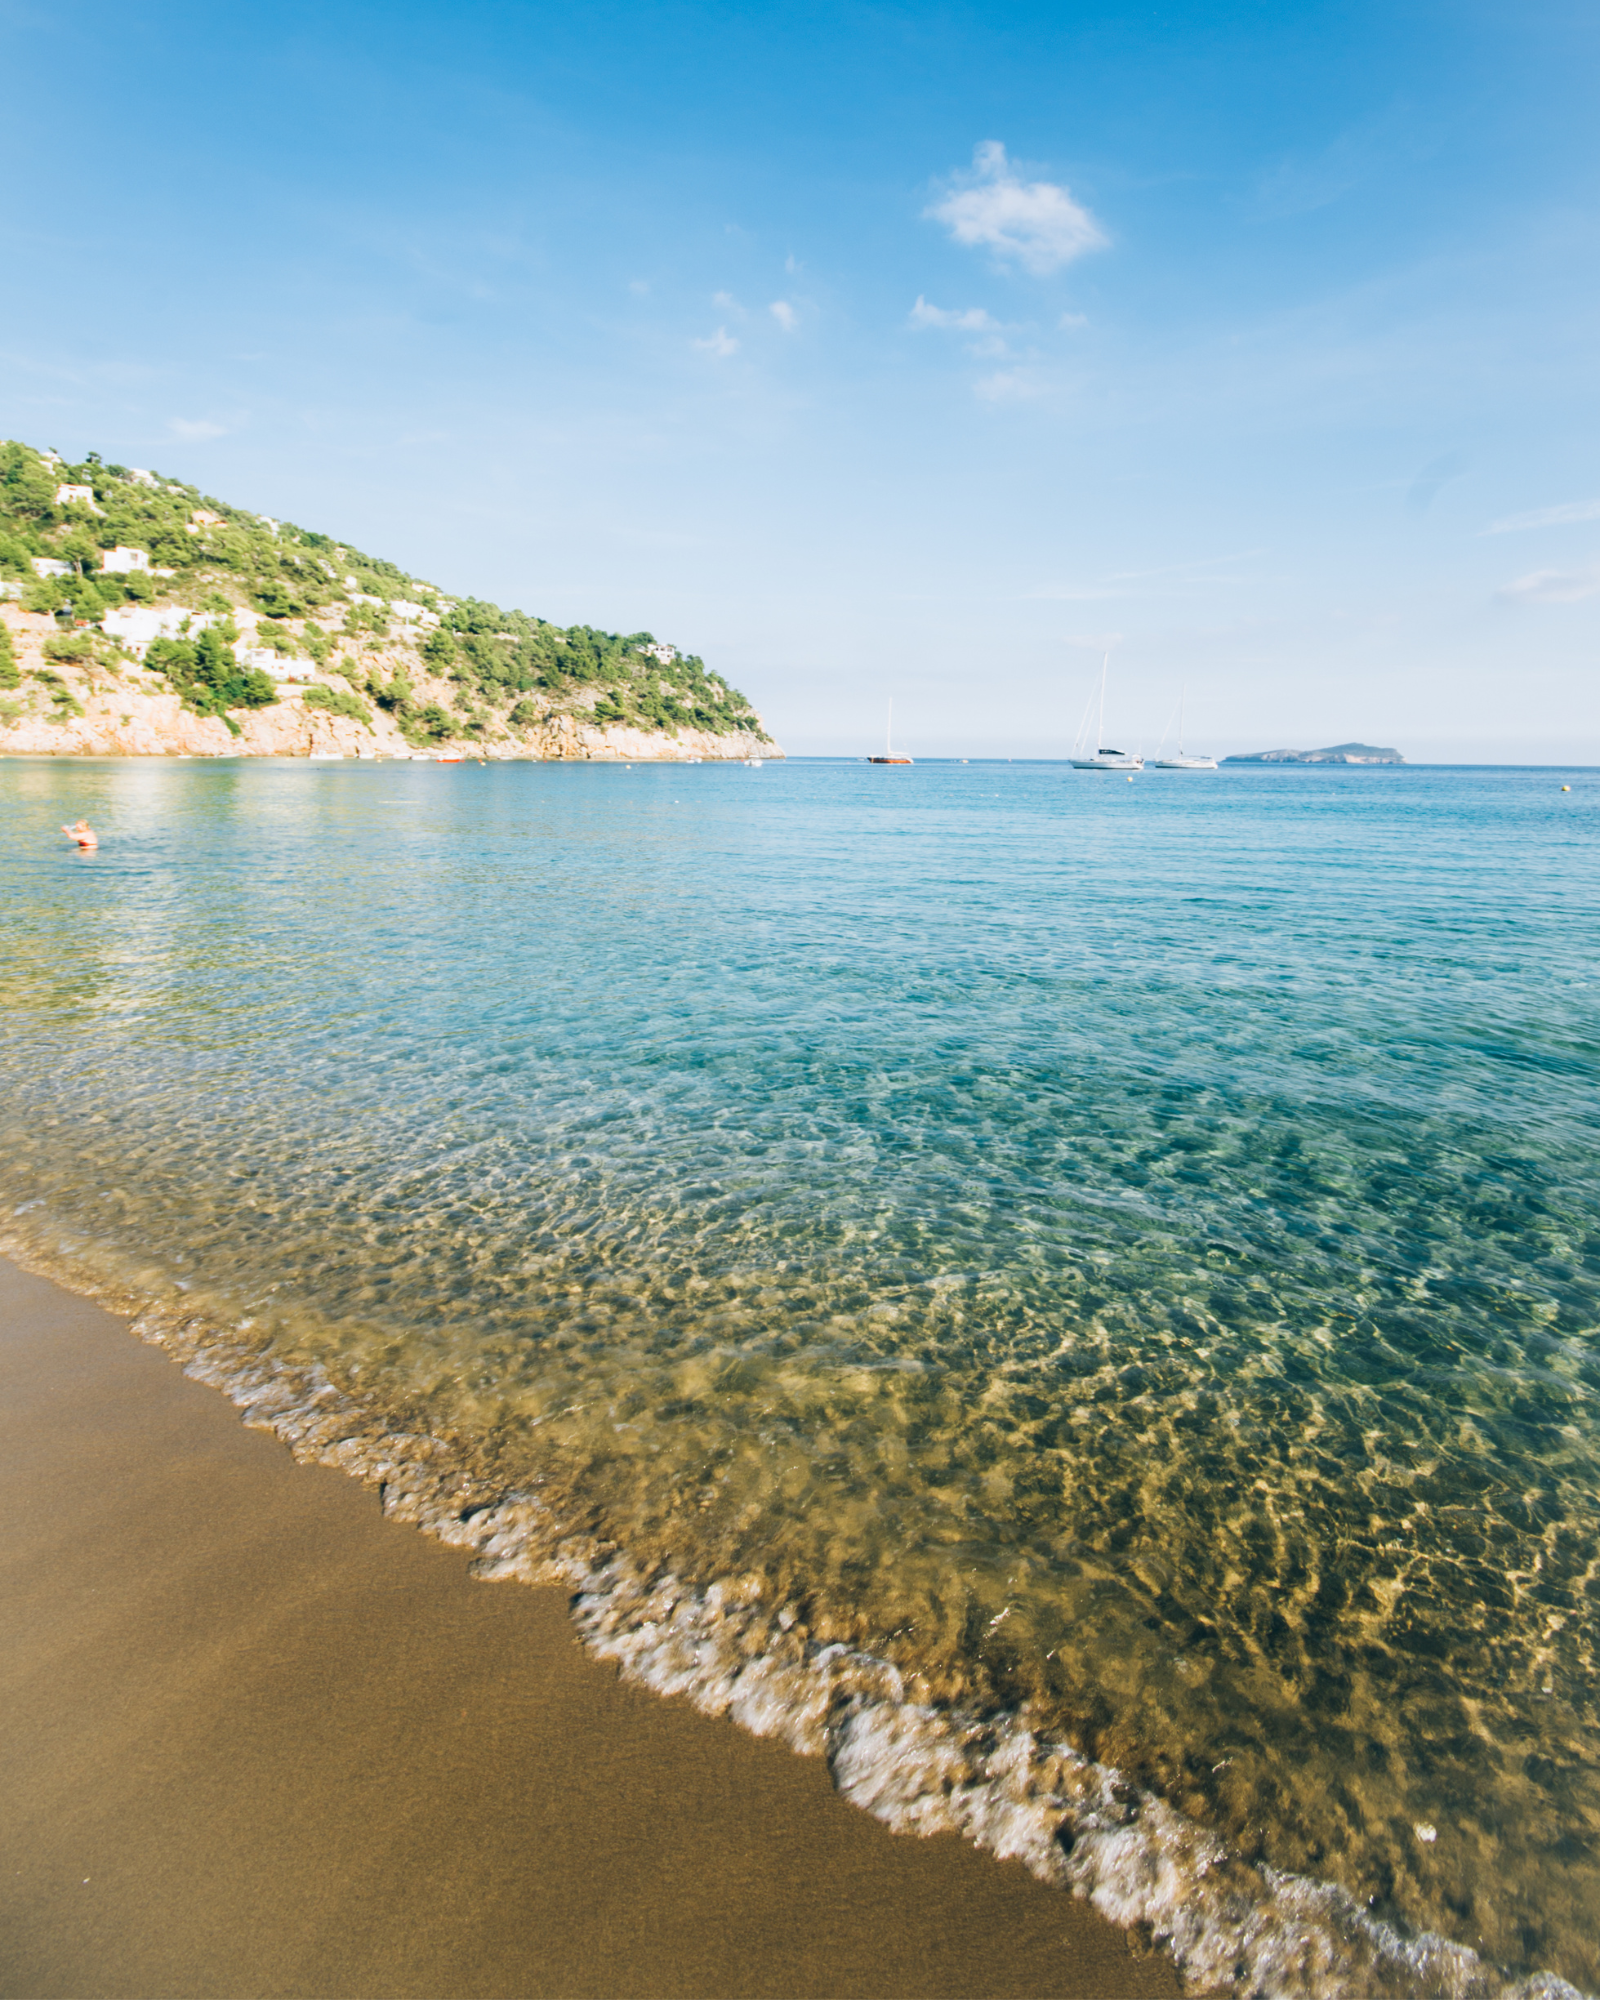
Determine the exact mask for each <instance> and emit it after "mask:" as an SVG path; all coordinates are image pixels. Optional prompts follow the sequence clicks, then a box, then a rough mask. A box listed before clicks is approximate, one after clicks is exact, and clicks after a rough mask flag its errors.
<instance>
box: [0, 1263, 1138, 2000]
mask: <svg viewBox="0 0 1600 2000" xmlns="http://www.w3.org/2000/svg"><path fill="white" fill-rule="evenodd" d="M0 1379H3V1383H4V1394H3V1398H0V1406H3V1407H0V1421H3V1425H4V1446H3V1450H0V1469H3V1479H4V1495H5V1518H6V1521H7V1534H6V1537H5V1542H4V1559H3V1560H4V1579H5V1581H4V1588H5V1599H6V1613H5V1617H4V1620H3V1627H4V1632H5V1640H4V1646H3V1650H0V1660H3V1666H0V1675H3V1681H0V1686H3V1696H4V1713H5V1717H6V1724H5V1730H4V1748H3V1752H0V1757H3V1779H0V1782H3V1787H4V1791H5V1796H6V1798H7V1801H8V1809H7V1812H6V1814H5V1817H4V1824H3V1828H0V1877H3V1879H4V1882H5V1884H6V1892H5V1923H4V1942H3V1943H0V1988H3V1990H4V1991H6V1992H7V1993H12V1994H30V1995H39V1996H46V1995H58V1994H60V1995H67V1994H71V1995H85V1994H97V1995H98V1994H110V1995H145V1994H151V1995H154V1994H163V1995H166V1994H174V1995H175V1994H208V1995H210V1994H217V1995H233V1994H246V1993H248V1994H329V1995H342V1994H369V1993H378V1992H382V1993H386V1994H390V1993H392V1994H445V1993H449V1994H472V1995H478V1994H483V1995H498V1994H508V1995H510V1994H635V1993H637V1994H673V1995H676V1994H686V1995H692V1994H901V1993H905V1994H983V1995H988V1994H994V1995H1006V1994H1096V1995H1108V1996H1109V1995H1123V1994H1127V1995H1157V1994H1171V1993H1175V1992H1176V1991H1177V1990H1178V1988H1177V1982H1176V1979H1175V1976H1174V1974H1173V1971H1172V1968H1171V1967H1170V1965H1169V1964H1168V1963H1167V1962H1166V1960H1165V1959H1164V1958H1162V1957H1160V1956H1159V1955H1150V1956H1143V1957H1139V1956H1135V1955H1134V1953H1133V1952H1131V1951H1130V1948H1129V1942H1128V1940H1127V1938H1126V1937H1125V1936H1124V1934H1123V1933H1122V1932H1120V1931H1118V1930H1116V1929H1114V1928H1112V1927H1111V1926H1109V1925H1107V1924H1105V1923H1103V1922H1101V1921H1100V1920H1099V1919H1098V1918H1097V1917H1096V1916H1095V1915H1094V1913H1093V1912H1092V1911H1090V1910H1089V1909H1088V1908H1087V1907H1086V1906H1084V1905H1082V1904H1079V1903H1075V1902H1073V1901H1072V1900H1071V1899H1070V1898H1068V1897H1066V1896H1064V1895H1062V1894H1061V1893H1059V1892H1056V1891H1052V1890H1048V1889H1046V1888H1044V1887H1043V1886H1041V1885H1040V1884H1038V1883H1036V1882H1035V1881H1034V1880H1033V1879H1032V1878H1031V1877H1029V1876H1028V1875H1027V1874H1026V1873H1025V1872H1024V1871H1023V1870H1022V1868H1021V1867H1020V1866H1019V1865H1016V1864H1010V1863H1005V1864H1002V1863H996V1862H994V1861H992V1860H990V1859H988V1858H986V1857H984V1856H982V1855H980V1854H978V1853H976V1852H975V1851H973V1850H971V1849H969V1848H966V1847H964V1846H963V1845H962V1844H961V1843H959V1842H958V1841H957V1840H955V1839H954V1838H948V1837H941V1838H937V1839H933V1840H926V1841H919V1840H912V1839H903V1838H895V1837H894V1836H892V1835H890V1834H888V1833H887V1832H886V1831H885V1830H884V1829H883V1828H881V1827H880V1826H878V1825H877V1824H876V1823H875V1822H873V1821H872V1820H870V1819H868V1818H867V1817H866V1816H865V1815H864V1814H862V1813H859V1812H857V1811H855V1810H854V1809H852V1808H851V1807H849V1806H847V1805H846V1804H845V1803H844V1802H843V1801H842V1800H840V1799H839V1798H838V1797H836V1796H835V1794H834V1793H833V1791H832V1790H831V1788H830V1786H829V1783H828V1779H827V1774H826V1772H825V1771H824V1770H823V1768H822V1767H821V1765H820V1764H818V1763H816V1762H812V1761H807V1760H801V1759H798V1758H795V1757H793V1756H792V1755H790V1753H789V1752H788V1751H786V1750H784V1749H781V1748H779V1747H778V1746H776V1745H774V1744H770V1743H763V1742H758V1741H755V1740H753V1739H752V1738H750V1737H748V1736H745V1735H743V1734H741V1733H740V1732H739V1731H738V1730H736V1729H734V1728H732V1727H730V1726H728V1725H726V1724H722V1723H716V1722H711V1721H707V1720H706V1719H704V1718H702V1717H700V1716H698V1715H696V1714H694V1713H693V1712H692V1711H690V1710H688V1709H687V1708H686V1707H684V1706H683V1705H681V1704H679V1703H674V1702H665V1701H661V1700H659V1699H657V1698H655V1697H653V1696H649V1695H646V1694H643V1693H640V1692H637V1691H635V1690H633V1689H631V1688H628V1687H625V1686H623V1685H621V1684H620V1683H619V1682H618V1681H617V1680H616V1678H615V1677H614V1675H613V1674H612V1673H611V1671H610V1670H609V1669H607V1668H605V1667H602V1666H598V1665H596V1664H595V1663H593V1662H592V1661H590V1660H589V1659H587V1658H586V1657H585V1655H584V1654H583V1653H582V1651H581V1650H580V1648H579V1646H578V1644H577V1642H576V1640H575V1638H574V1636H573V1633H572V1630H571V1627H570V1625H569V1623H568V1620H567V1617H566V1612H565V1607H564V1603H563V1599H562V1596H561V1594H560V1593H559V1592H558V1591H556V1590H533V1589H529V1588H527V1587H525V1586H521V1585H512V1584H503V1585H491V1584H482V1583H475V1582H473V1581H471V1580H470V1579H469V1577H468V1575H467V1558H466V1556H465V1555H464V1554H462V1553H460V1552H458V1551H455V1550H450V1549H446V1548H443V1547H441V1546H439V1545H438V1544H436V1543H434V1542H432V1541H431V1540H429V1539H428V1538H427V1537H425V1536H424V1535H422V1534H420V1533H418V1532H416V1531H415V1530H414V1529H411V1528H407V1527H405V1526H402V1525H398V1524H396V1523H393V1522H390V1521H386V1520H385V1519H384V1518H383V1517H382V1516H381V1514H380V1513H379V1510H378V1505H377V1502H376V1500H375V1498H374V1497H373V1495H372V1494H370V1493H369V1492H367V1491H365V1490H364V1489H363V1488H361V1487H360V1486H358V1485H356V1484H355V1483H354V1482H353V1481H351V1480H349V1479H347V1478H345V1477H344V1476H343V1475H341V1474H339V1473H337V1472H334V1471H331V1470H326V1469H323V1468H318V1467H306V1466H301V1465H297V1464H296V1463H295V1462H294V1460H293V1459H292V1458H291V1457H290V1455H289V1453H288V1452H287V1450H286V1449H285V1448H284V1447H283V1446H282V1445H281V1444H279V1443H278V1442H276V1441H275V1440H274V1439H272V1438H271V1437H269V1436H266V1435H263V1434H262V1433H260V1432H256V1431H251V1430H247V1429H246V1428H245V1427H244V1426H243V1425H242V1424H241V1423H240V1421H239V1419H238V1417H237V1414H236V1413H235V1412H234V1410H233V1409H232V1408H231V1406H230V1405H229V1404H227V1403H226V1402H225V1401H224V1400H223V1398H222V1397H221V1396H220V1395H218V1394H216V1393H215V1392H214V1391H212V1390H210V1389H207V1388H204V1387H202V1386H200V1385H199V1384H197V1383H194V1382H191V1381H189V1380H187V1379H186V1378H185V1377H184V1376H183V1375H181V1374H180V1373H179V1372H178V1370H177V1369H176V1368H174V1367H173V1366H172V1365H171V1363H170V1362H168V1361H167V1360H166V1359H165V1358H164V1357H163V1356H161V1355H160V1354H159V1353H157V1352H155V1351H153V1350H151V1349H149V1348H147V1347H144V1346H142V1345H141V1344H140V1343H139V1342H138V1341H137V1340H135V1339H134V1338H132V1337H131V1336H130V1334H129V1333H128V1331H127V1329H126V1326H125V1325H124V1323H123V1322H122V1321H120V1320H118V1319H116V1318H114V1317H113V1316H112V1315H110V1314H108V1313H106V1312H104V1311H102V1310H101V1309H100V1308H99V1307H97V1306H95V1305H93V1304H91V1303H89V1302H87V1301H85V1300H82V1299H79V1298H76V1297H74V1296H72V1295H70V1294H68V1293H66V1292H63V1291H61V1290H60V1289H58V1288H57V1287H55V1286H53V1285H51V1284H49V1283H47V1282H45V1281H44V1280H42V1279H39V1278H36V1277H33V1276H30V1275H28V1274H26V1273H24V1272H22V1271H20V1270H18V1269H16V1268H15V1267H14V1266H11V1265H7V1264H0Z"/></svg>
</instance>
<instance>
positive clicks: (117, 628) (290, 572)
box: [0, 442, 783, 762]
mask: <svg viewBox="0 0 1600 2000" xmlns="http://www.w3.org/2000/svg"><path fill="white" fill-rule="evenodd" d="M8 752H9V753H11V754H13V755H18V754H21V755H34V756H38V755H41V754H43V755H55V756H90V757H106V756H234V757H239V756H245V757H248V756H258V757H272V756H278V757H293V756H309V755H311V754H312V753H314V752H315V753H319V754H323V755H327V754H329V753H335V752H336V753H339V754H342V755H344V756H379V755H386V756H438V755H441V754H442V755H453V756H460V755H468V756H474V757H536V758H562V759H574V758H578V759H594V758H600V759H607V760H612V759H619V758H620V759H625V760H628V761H647V760H654V759H662V760H670V761H678V762H682V761H687V760H689V759H693V758H700V759H706V760H711V759H740V758H745V757H781V756H782V755H783V752H782V751H781V750H780V749H779V748H778V746H777V744H776V743H774V742H773V741H772V740H771V738H770V737H769V736H768V735H767V733H766V730H765V728H764V727H763V725H762V722H761V718H760V717H759V716H758V715H757V714H756V712H755V710H754V709H753V708H752V707H751V706H750V703H749V702H748V701H747V700H746V699H745V697H744V696H743V695H742V694H740V693H739V692H738V690H737V689H736V688H732V687H730V686H729V685H728V683H727V682H726V681H725V680H723V679H722V677H721V676H720V675H719V674H714V673H711V672H710V671H708V669H707V668H706V666H705V663H704V662H703V661H702V660H700V659H698V658H697V657H696V656H695V655H694V654H692V653H684V652H681V651H680V650H679V649H678V648H677V647H676V646H672V645H668V644H667V643H666V642H665V641H662V640H658V639H656V638H655V636H654V635H653V634H652V633H649V632H629V633H626V634H621V633H616V632H601V631H597V630H595V629H594V628H593V627H591V626H588V625H574V626H567V627H562V626H559V625H552V624H551V623H549V621H548V620H546V619H543V618H537V617H533V616H531V615H529V614H528V613H526V612H522V611H503V610H501V609H500V607H499V606H498V605H495V604H491V603H488V602H487V601H486V600H484V599H481V598H473V597H464V596H458V595H456V594H454V593H449V592H446V591H444V590H441V589H440V588H439V587H438V585H436V584H432V583H425V582H423V581H422V580H421V579H420V578H418V577H413V576H410V575H408V574H407V573H406V572H405V571H404V570H402V569H399V568H397V567H396V565H395V564H393V563H390V562H385V561H382V560H381V559H379V558H378V557H375V556H367V555H363V554H362V553H361V551H360V550H359V549H356V548H354V547H353V546H352V545H351V544H350V543H348V542H341V541H339V540H337V539H336V538H335V537H333V536H331V535H325V534H319V533H316V532H314V531H313V530H311V529H308V528H298V527H295V526H294V525H293V524H292V523H291V522H288V521H274V520H272V519H271V518H270V517H269V516H267V515H264V514H253V513H250V512H248V511H247V510H246V509H244V508H242V507H234V506H231V505H229V504H228V503H227V502H225V501H222V500H217V499H214V498H212V497H211V496H210V495H208V494H203V493H201V492H200V491H199V489H198V488H196V487H194V486H191V485H187V484H186V483H184V482H183V481H181V480H174V479H168V478H167V477H166V476H165V475H164V474H162V473H156V472H150V471H146V470H144V469H143V468H141V467H137V466H125V465H107V464H104V463H102V461H101V459H100V457H99V456H98V454H96V453H94V452H91V453H90V454H89V456H88V458H87V459H86V460H85V461H84V462H83V463H82V464H81V465H71V464H68V463H66V462H65V461H64V460H62V459H61V458H60V457H59V456H58V455H57V454H56V453H55V452H51V451H39V450H36V449H35V448H33V447H32V446H30V445H25V444H19V443H5V442H0V754H4V753H8Z"/></svg>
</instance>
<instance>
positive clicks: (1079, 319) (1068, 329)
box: [1056, 313, 1089, 333]
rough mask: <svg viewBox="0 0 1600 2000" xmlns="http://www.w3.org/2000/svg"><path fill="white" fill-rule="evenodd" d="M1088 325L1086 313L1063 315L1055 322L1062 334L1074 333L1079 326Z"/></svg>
mask: <svg viewBox="0 0 1600 2000" xmlns="http://www.w3.org/2000/svg"><path fill="white" fill-rule="evenodd" d="M1088 324H1089V315H1088V314H1087V313H1063V314H1062V315H1061V317H1060V319H1058V320H1057V321H1056V325H1057V326H1058V327H1059V328H1060V329H1061V331H1062V332H1063V333H1076V332H1077V330H1078V328H1079V327H1080V326H1087V325H1088Z"/></svg>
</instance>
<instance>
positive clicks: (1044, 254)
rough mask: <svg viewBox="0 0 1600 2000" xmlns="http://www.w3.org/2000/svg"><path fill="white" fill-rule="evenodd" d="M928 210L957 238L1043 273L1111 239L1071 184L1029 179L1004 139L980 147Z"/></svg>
mask: <svg viewBox="0 0 1600 2000" xmlns="http://www.w3.org/2000/svg"><path fill="white" fill-rule="evenodd" d="M923 213H924V214H925V215H928V216H930V217H932V219H933V220H934V221H935V222H942V223H943V224H944V225H945V227H946V228H947V229H948V230H949V231H950V234H951V236H952V237H953V238H954V239H955V241H956V242H957V243H962V244H965V245H967V246H968V247H969V248H971V249H982V248H988V249H990V250H993V251H994V253H995V255H996V256H997V257H999V258H1000V259H1002V260H1003V261H1005V260H1009V261H1012V262H1015V263H1018V264H1020V265H1021V266H1022V268H1023V269H1024V270H1025V271H1030V272H1032V274H1033V275H1034V276H1035V277H1038V278H1043V277H1048V276H1049V274H1050V273H1051V272H1052V271H1058V270H1060V268H1061V267H1062V265H1063V264H1070V263H1071V262H1072V260H1073V258H1075V257H1081V256H1082V255H1083V253H1084V252H1085V251H1086V250H1100V249H1103V248H1104V247H1105V245H1106V243H1107V241H1108V240H1109V239H1108V238H1107V237H1106V235H1105V233H1104V231H1103V230H1102V229H1101V228H1100V225H1099V224H1098V223H1097V222H1096V221H1095V219H1094V217H1093V216H1092V215H1091V214H1090V213H1089V211H1088V210H1087V209H1086V208H1084V207H1083V206H1082V205H1081V204H1080V203H1078V202H1075V201H1074V200H1073V199H1072V196H1071V194H1070V192H1069V191H1068V190H1067V189H1066V188H1064V187H1060V186H1058V185H1057V184H1056V183H1055V182H1054V181H1025V180H1023V178H1022V177H1021V175H1020V174H1019V173H1018V172H1017V171H1016V169H1015V168H1014V167H1013V166H1012V164H1011V162H1010V161H1009V160H1008V159H1007V158H1006V149H1005V147H1004V146H1003V145H1001V143H1000V141H999V140H998V139H985V140H984V142H983V144H982V145H981V146H978V147H977V148H975V150H974V152H973V155H972V171H971V173H970V174H962V175H958V176H957V177H956V179H955V183H954V185H952V187H951V189H950V191H949V192H948V193H947V194H945V195H943V196H941V198H940V199H939V200H938V201H936V202H934V203H932V204H931V206H929V207H928V208H926V209H925V210H924V211H923Z"/></svg>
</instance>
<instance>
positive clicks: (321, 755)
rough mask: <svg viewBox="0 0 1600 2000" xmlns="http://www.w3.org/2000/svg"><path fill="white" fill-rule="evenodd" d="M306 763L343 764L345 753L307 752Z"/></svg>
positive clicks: (334, 751)
mask: <svg viewBox="0 0 1600 2000" xmlns="http://www.w3.org/2000/svg"><path fill="white" fill-rule="evenodd" d="M306 762H307V763H308V764H342V763H343V762H344V752H343V751H342V750H308V751H307V752H306Z"/></svg>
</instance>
